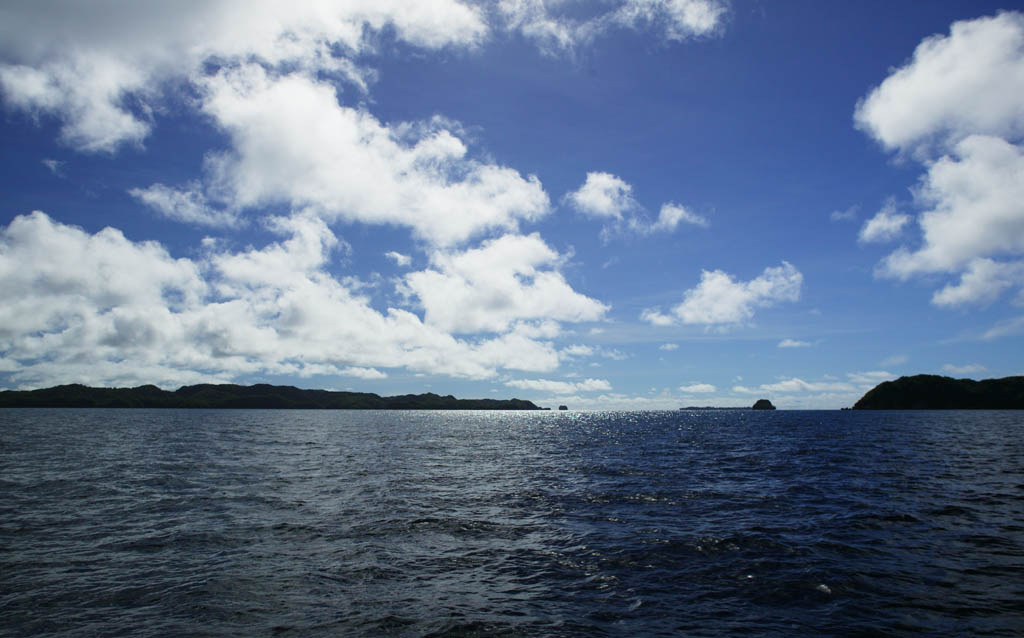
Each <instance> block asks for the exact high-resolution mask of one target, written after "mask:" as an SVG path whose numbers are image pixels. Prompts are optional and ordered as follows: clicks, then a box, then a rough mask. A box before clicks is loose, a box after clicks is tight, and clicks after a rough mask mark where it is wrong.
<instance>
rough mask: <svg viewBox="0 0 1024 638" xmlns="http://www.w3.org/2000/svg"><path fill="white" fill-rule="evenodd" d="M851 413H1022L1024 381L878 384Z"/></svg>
mask: <svg viewBox="0 0 1024 638" xmlns="http://www.w3.org/2000/svg"><path fill="white" fill-rule="evenodd" d="M853 409H854V410H1024V377H1004V378H1002V379H984V380H981V381H974V380H973V379H953V378H951V377H941V376H937V375H933V374H918V375H915V376H912V377H900V378H899V379H896V380H895V381H885V382H883V383H880V384H878V385H877V386H875V387H874V388H873V389H871V390H869V391H868V393H867V394H865V395H864V396H863V397H861V399H860V401H857V403H855V404H854V405H853Z"/></svg>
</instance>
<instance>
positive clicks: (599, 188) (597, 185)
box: [565, 171, 639, 219]
mask: <svg viewBox="0 0 1024 638" xmlns="http://www.w3.org/2000/svg"><path fill="white" fill-rule="evenodd" d="M632 193H633V187H632V186H630V185H629V184H627V183H626V182H624V181H623V180H622V179H621V178H619V177H616V176H615V175H612V174H611V173H603V172H599V171H594V172H590V173H587V179H586V181H584V182H583V185H582V186H580V187H579V188H578V189H577V190H575V191H572V192H570V193H568V194H567V195H566V196H565V197H566V201H568V202H569V203H570V204H572V206H573V207H574V208H575V209H576V210H578V211H579V212H581V213H583V214H584V215H588V216H590V217H597V218H610V219H622V217H623V215H624V214H626V213H628V212H631V211H633V210H636V209H637V208H638V206H639V205H638V204H637V203H636V200H634V199H633V194H632Z"/></svg>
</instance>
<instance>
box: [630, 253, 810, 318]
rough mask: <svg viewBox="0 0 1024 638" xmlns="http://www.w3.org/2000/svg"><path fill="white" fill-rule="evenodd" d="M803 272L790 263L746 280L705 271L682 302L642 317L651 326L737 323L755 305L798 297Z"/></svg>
mask: <svg viewBox="0 0 1024 638" xmlns="http://www.w3.org/2000/svg"><path fill="white" fill-rule="evenodd" d="M802 283H803V275H802V274H800V271H798V270H797V269H796V268H795V267H794V266H793V265H792V264H790V263H789V262H785V261H784V262H782V265H781V266H778V267H775V268H765V270H764V272H763V273H761V275H760V276H758V277H756V278H755V279H752V280H750V281H747V282H742V281H735V280H734V279H733V278H732V276H731V275H729V274H728V273H726V272H724V271H721V270H713V271H709V270H705V271H703V272H702V273H701V281H700V284H698V285H697V287H696V288H691V289H690V290H687V291H686V293H685V294H684V295H683V301H682V303H680V304H678V305H677V306H675V307H673V308H672V309H671V314H669V315H666V314H662V313H661V312H660V311H659V310H657V309H647V310H644V312H643V313H642V314H641V319H643V320H645V321H648V322H650V323H652V324H654V325H658V326H664V325H672V324H674V323H683V324H705V325H715V324H736V323H742V322H744V321H748V320H750V319H751V318H753V316H754V309H755V308H763V307H768V306H771V305H773V304H776V303H779V302H783V301H796V300H798V299H799V298H800V286H801V285H802Z"/></svg>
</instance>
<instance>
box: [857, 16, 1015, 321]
mask: <svg viewBox="0 0 1024 638" xmlns="http://www.w3.org/2000/svg"><path fill="white" fill-rule="evenodd" d="M1022 96H1024V14H1021V13H1019V12H1003V13H1000V14H998V15H996V16H993V17H984V18H978V19H976V20H969V21H962V22H956V23H954V24H953V25H952V27H951V29H950V34H949V35H948V36H941V35H937V36H932V37H930V38H927V39H925V40H924V41H922V42H921V44H920V45H919V46H918V47H917V50H916V51H915V53H914V56H913V59H912V60H911V61H910V62H908V63H907V64H906V65H905V66H903V67H902V68H899V69H896V70H895V71H893V72H892V73H891V74H890V75H889V77H888V78H886V80H885V81H884V82H882V84H881V85H880V86H879V87H877V88H876V89H874V90H873V91H871V93H870V94H869V95H868V96H866V97H865V98H864V99H863V100H862V101H861V102H860V103H859V104H858V106H857V110H856V113H855V119H856V122H857V126H858V127H859V128H861V129H862V130H864V131H865V132H867V133H868V134H870V135H872V136H873V137H874V138H875V139H877V140H878V141H879V142H881V143H882V144H883V145H884V146H885V147H886V148H889V149H892V150H895V151H898V152H900V153H902V154H906V155H910V156H912V157H914V158H916V159H917V160H919V161H921V162H922V163H923V164H924V166H925V168H926V173H925V175H924V176H923V177H922V179H921V183H920V185H919V186H918V188H917V189H916V190H915V191H914V196H915V203H916V204H917V205H918V206H919V207H920V208H921V209H922V211H923V212H921V213H920V214H919V216H918V219H917V222H918V225H919V226H920V228H921V231H922V235H921V242H920V245H919V246H918V247H916V248H912V247H908V246H903V247H901V248H899V249H898V250H896V251H894V252H893V253H891V254H890V255H888V256H887V257H886V258H885V259H884V260H883V261H882V262H881V263H880V264H879V266H878V268H877V270H876V274H877V275H879V276H884V277H893V278H898V279H902V280H906V279H909V278H911V277H916V276H921V275H931V274H935V273H945V274H956V273H960V274H961V278H960V282H959V283H958V284H948V285H946V286H945V287H944V288H943V289H942V290H940V291H938V292H937V293H935V295H934V296H933V298H932V302H933V303H934V304H936V305H939V306H960V305H965V304H971V303H982V304H987V303H991V302H993V301H994V300H995V299H997V298H998V297H999V295H1000V294H1001V293H1002V292H1003V291H1004V290H1005V289H1006V288H1009V287H1012V286H1018V285H1020V284H1021V283H1022V282H1021V276H1020V273H1021V271H1022V269H1024V261H1022V260H1021V259H1020V257H1021V256H1022V255H1024V206H1022V205H1021V201H1024V148H1021V146H1020V145H1019V142H1020V139H1021V137H1022V136H1024V97H1022ZM876 219H877V223H876V224H875V226H870V225H871V222H869V224H868V225H865V227H864V229H863V230H862V233H861V240H862V241H872V240H874V239H879V240H885V239H891V238H893V237H894V236H895V235H896V234H897V233H898V231H899V230H901V229H902V228H903V226H905V225H906V223H907V219H906V217H905V216H893V215H891V214H890V215H888V216H882V217H876ZM875 221H876V220H872V222H875ZM996 259H999V260H1000V261H996Z"/></svg>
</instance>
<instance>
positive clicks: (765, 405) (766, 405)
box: [750, 399, 775, 410]
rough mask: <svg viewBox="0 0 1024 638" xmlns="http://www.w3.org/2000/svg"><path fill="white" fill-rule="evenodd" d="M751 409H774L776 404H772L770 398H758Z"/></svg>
mask: <svg viewBox="0 0 1024 638" xmlns="http://www.w3.org/2000/svg"><path fill="white" fill-rule="evenodd" d="M750 409H751V410H774V409H775V406H774V405H772V402H771V401H769V400H768V399H758V400H757V401H756V402H755V403H754V405H753V407H751V408H750Z"/></svg>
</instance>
